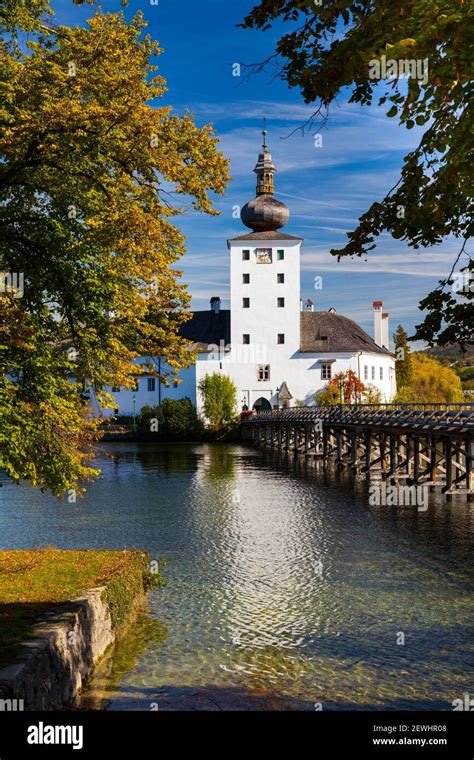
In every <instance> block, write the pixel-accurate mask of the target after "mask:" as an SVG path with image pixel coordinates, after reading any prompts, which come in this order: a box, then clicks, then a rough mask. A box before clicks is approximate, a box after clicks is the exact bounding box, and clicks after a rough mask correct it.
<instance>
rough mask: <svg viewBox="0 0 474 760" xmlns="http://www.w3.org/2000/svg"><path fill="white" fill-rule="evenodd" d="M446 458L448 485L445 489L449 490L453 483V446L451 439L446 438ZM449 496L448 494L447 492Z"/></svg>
mask: <svg viewBox="0 0 474 760" xmlns="http://www.w3.org/2000/svg"><path fill="white" fill-rule="evenodd" d="M445 452H446V453H445V458H446V485H445V487H444V489H443V490H444V491H449V489H450V488H451V487H452V484H453V447H452V445H451V441H450V440H449V439H446V442H445ZM446 495H447V496H448V494H446Z"/></svg>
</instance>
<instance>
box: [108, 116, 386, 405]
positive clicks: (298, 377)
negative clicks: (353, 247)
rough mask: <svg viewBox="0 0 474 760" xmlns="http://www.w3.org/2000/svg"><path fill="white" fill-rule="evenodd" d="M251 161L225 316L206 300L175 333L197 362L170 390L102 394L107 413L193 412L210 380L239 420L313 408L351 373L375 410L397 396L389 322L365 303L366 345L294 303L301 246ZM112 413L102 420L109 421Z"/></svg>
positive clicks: (152, 385)
mask: <svg viewBox="0 0 474 760" xmlns="http://www.w3.org/2000/svg"><path fill="white" fill-rule="evenodd" d="M263 136H264V140H263V146H262V151H261V153H260V154H259V157H258V161H257V164H256V166H255V169H254V171H255V173H256V174H257V193H256V197H255V198H254V199H253V200H251V201H250V202H249V203H247V204H246V205H245V206H244V207H243V208H242V211H241V219H242V222H243V223H244V225H245V226H246V227H248V228H250V230H251V232H247V233H245V234H242V235H239V236H238V237H235V238H232V239H231V240H228V242H227V245H228V249H229V253H230V310H228V309H222V308H221V299H220V297H217V296H216V297H213V298H211V303H210V309H209V310H208V311H195V312H193V314H192V318H191V319H190V320H189V322H187V323H186V324H185V325H184V327H183V328H182V331H181V332H182V335H183V337H184V338H187V339H188V340H189V341H190V343H191V345H192V348H194V349H195V350H197V352H198V353H197V360H196V362H195V363H194V364H192V365H191V366H190V367H189V368H188V369H185V370H181V371H180V373H179V376H178V377H179V380H180V381H181V382H179V383H176V382H173V381H171V382H170V383H169V384H166V385H165V384H163V383H161V382H160V380H159V377H158V373H156V374H154V373H153V372H150V371H149V370H148V371H147V374H141V375H137V377H136V389H134V390H126V389H123V390H117V389H113V391H112V389H110V390H111V391H112V393H113V396H114V397H115V399H116V403H117V408H116V413H118V414H122V415H129V414H138V413H139V412H140V410H141V408H142V407H143V406H145V405H148V406H154V405H156V404H159V403H160V402H161V401H163V399H164V398H167V397H169V398H174V399H177V398H184V397H188V398H190V399H191V401H192V402H193V403H194V404H195V405H196V406H197V408H198V410H200V409H201V406H202V400H201V398H200V394H199V389H198V384H199V381H200V380H201V378H203V377H204V376H205V375H206V374H212V373H215V372H218V373H220V374H224V375H228V376H229V377H231V378H232V380H233V382H234V383H235V385H236V387H237V393H238V395H237V402H238V410H239V411H240V410H243V409H255V410H261V411H265V410H268V411H269V410H271V409H276V408H285V407H290V406H294V405H295V403H296V402H303V403H304V404H305V405H313V404H315V403H316V402H315V394H316V392H317V391H318V390H320V389H322V388H324V387H325V386H326V385H327V384H328V382H329V381H330V380H331V378H333V377H335V375H337V374H339V373H340V372H346V371H347V370H352V371H353V372H354V373H355V374H356V375H357V377H358V378H360V380H361V381H362V382H363V383H364V385H366V386H367V385H371V386H374V387H375V388H377V389H378V390H379V391H380V393H381V397H382V400H383V401H385V402H388V401H390V400H391V399H392V398H393V396H394V394H395V391H396V384H395V359H394V357H393V355H392V354H391V353H390V350H389V330H388V314H386V313H384V312H383V303H382V302H381V301H374V303H373V308H374V321H375V331H374V338H375V339H372V338H371V337H370V336H369V335H368V334H367V333H366V332H365V331H364V330H362V329H361V328H360V327H359V326H358V325H357V324H356V323H355V322H354V321H353V320H351V319H349V318H348V317H344V316H342V315H340V314H337V313H336V311H335V309H330V310H329V311H314V306H313V303H312V301H311V300H310V299H308V300H307V301H306V303H303V300H302V299H301V296H300V254H301V245H302V243H303V240H302V238H299V237H295V236H293V235H287V234H285V233H284V232H280V229H281V228H282V227H284V225H285V224H286V223H287V222H288V219H289V215H290V213H289V210H288V208H287V206H286V205H285V204H284V203H281V202H280V201H278V200H277V199H276V198H275V197H274V195H273V193H274V175H275V172H276V168H275V166H274V163H273V160H272V156H271V155H270V153H269V151H268V149H267V145H266V130H264V131H263ZM137 364H139V365H143V364H155V365H161V367H162V368H164V367H165V366H166V358H162V359H154V360H152V361H151V362H150V359H149V358H148V359H147V358H146V357H142V358H141V359H139V360H137ZM112 413H113V411H112V410H111V411H110V414H112Z"/></svg>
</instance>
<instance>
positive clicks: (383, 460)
mask: <svg viewBox="0 0 474 760" xmlns="http://www.w3.org/2000/svg"><path fill="white" fill-rule="evenodd" d="M379 441H380V466H381V468H382V477H384V478H385V477H387V456H386V453H387V452H386V449H387V436H386V435H385V433H379Z"/></svg>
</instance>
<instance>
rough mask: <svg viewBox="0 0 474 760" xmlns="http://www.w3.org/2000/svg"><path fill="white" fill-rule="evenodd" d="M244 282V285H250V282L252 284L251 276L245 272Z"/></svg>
mask: <svg viewBox="0 0 474 760" xmlns="http://www.w3.org/2000/svg"><path fill="white" fill-rule="evenodd" d="M242 282H243V283H244V285H248V284H249V282H250V275H249V274H248V273H247V272H245V274H243V275H242Z"/></svg>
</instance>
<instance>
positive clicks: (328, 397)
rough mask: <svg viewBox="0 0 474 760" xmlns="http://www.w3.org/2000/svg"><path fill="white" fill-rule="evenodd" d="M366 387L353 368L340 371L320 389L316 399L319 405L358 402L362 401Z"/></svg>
mask: <svg viewBox="0 0 474 760" xmlns="http://www.w3.org/2000/svg"><path fill="white" fill-rule="evenodd" d="M365 390H366V388H365V385H364V383H363V382H361V380H359V378H358V377H357V375H356V373H355V372H354V371H353V370H352V369H348V370H347V372H339V373H338V374H337V375H335V376H334V377H333V378H332V380H331V382H329V383H328V384H327V385H326V387H325V388H323V389H322V390H320V391H318V392H317V393H316V395H315V401H316V403H317V404H319V405H324V404H331V405H334V404H340V403H341V401H342V403H344V404H357V403H360V402H361V401H362V398H363V394H364V392H365Z"/></svg>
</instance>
